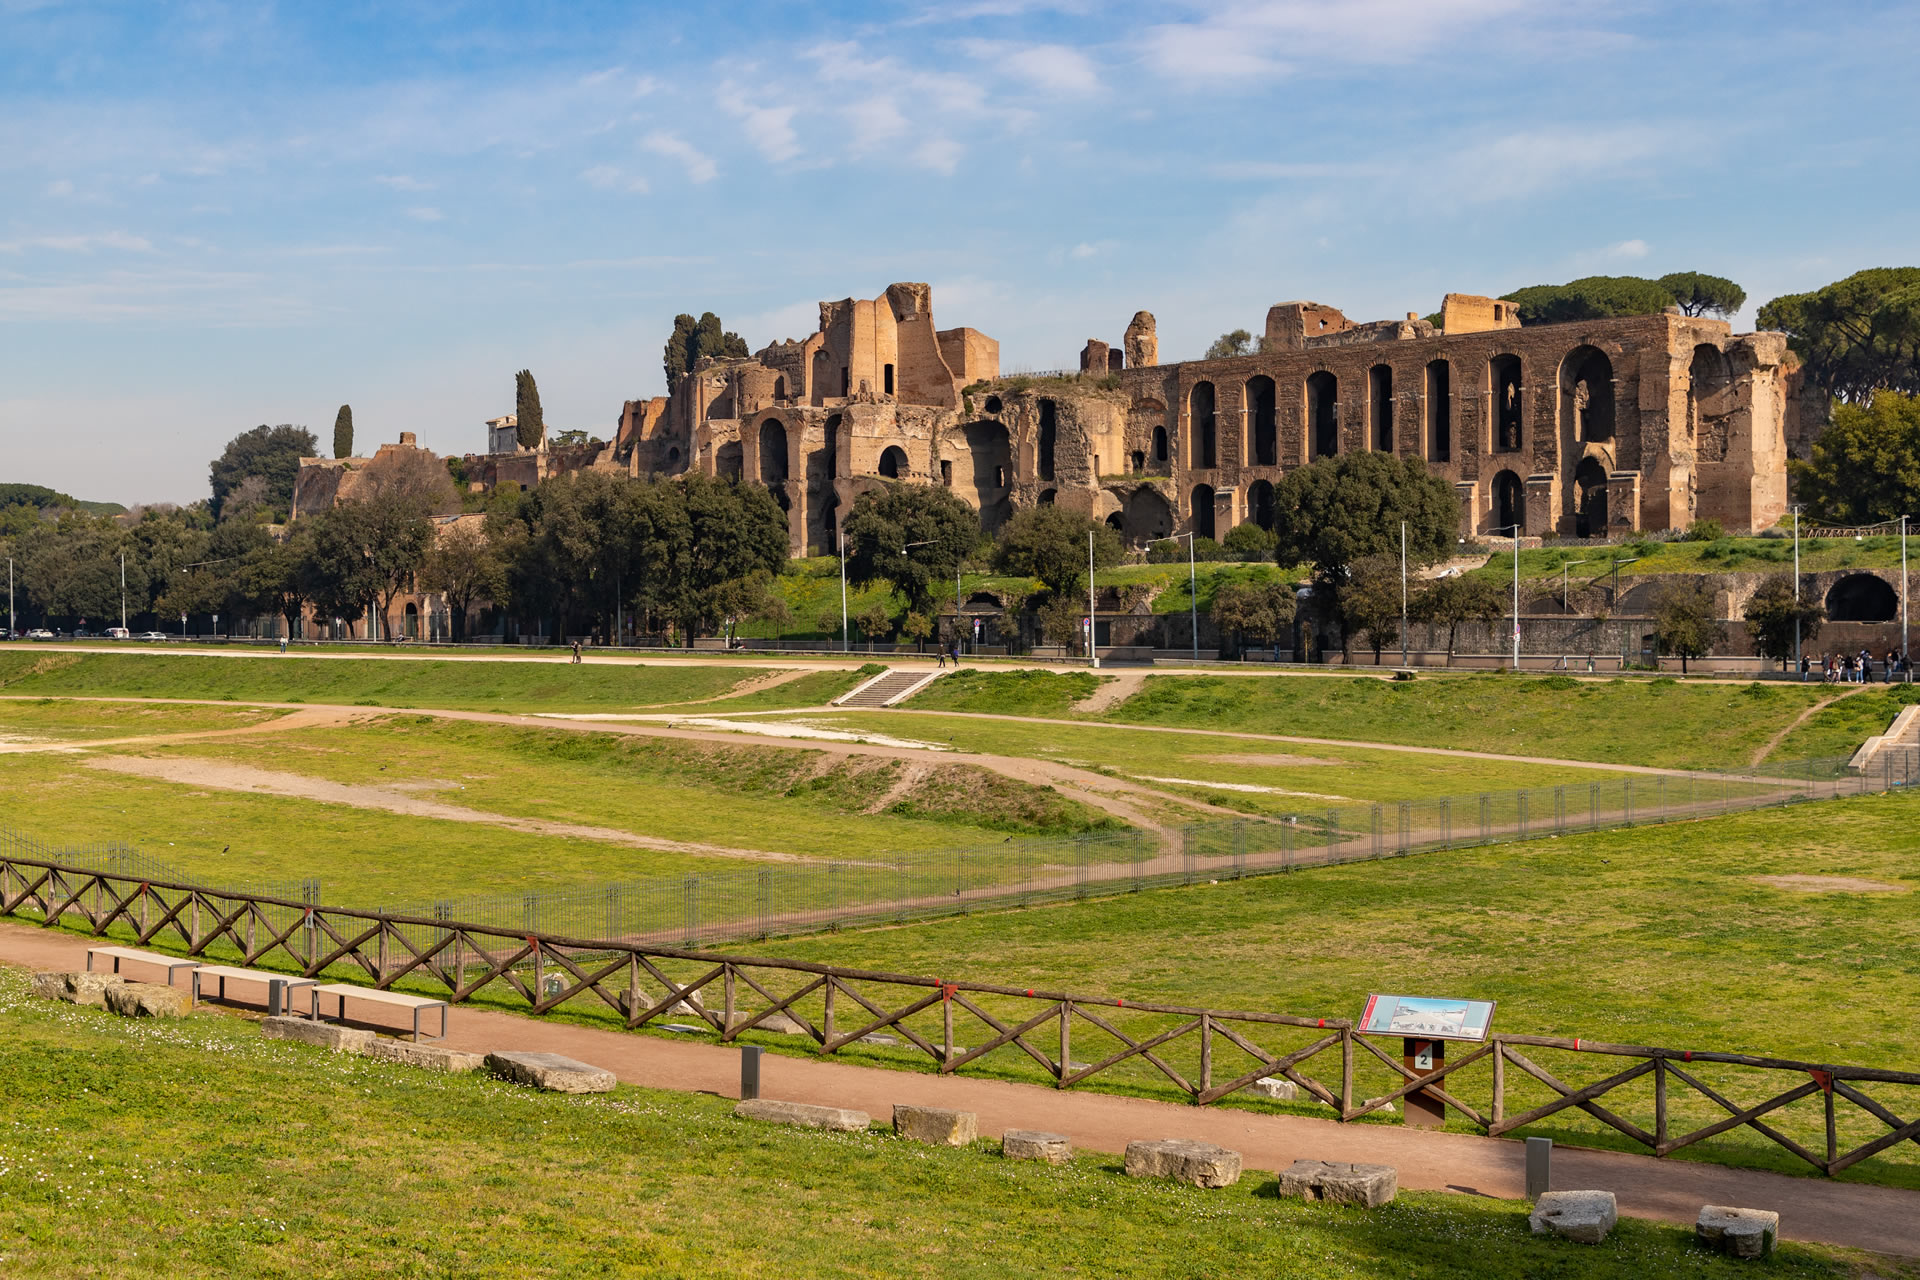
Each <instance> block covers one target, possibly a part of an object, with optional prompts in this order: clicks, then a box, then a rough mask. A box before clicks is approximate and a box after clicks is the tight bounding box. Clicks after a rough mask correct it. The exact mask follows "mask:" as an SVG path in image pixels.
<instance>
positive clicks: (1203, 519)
mask: <svg viewBox="0 0 1920 1280" xmlns="http://www.w3.org/2000/svg"><path fill="white" fill-rule="evenodd" d="M1193 536H1194V537H1196V538H1211V537H1212V536H1213V486H1212V485H1210V484H1197V485H1195V486H1193Z"/></svg>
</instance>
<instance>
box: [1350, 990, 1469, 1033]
mask: <svg viewBox="0 0 1920 1280" xmlns="http://www.w3.org/2000/svg"><path fill="white" fill-rule="evenodd" d="M1492 1025H1493V1001H1491V1000H1454V999H1446V998H1441V997H1435V996H1381V995H1370V996H1368V997H1367V1008H1366V1012H1364V1013H1362V1014H1361V1015H1360V1025H1359V1027H1357V1028H1356V1030H1358V1031H1360V1032H1361V1033H1362V1034H1364V1035H1381V1036H1386V1035H1392V1036H1423V1037H1426V1038H1429V1039H1433V1040H1471V1041H1475V1042H1478V1041H1481V1040H1485V1039H1486V1038H1487V1031H1488V1029H1489V1028H1490V1027H1491V1026H1492Z"/></svg>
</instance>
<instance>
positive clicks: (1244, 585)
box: [1208, 526, 1295, 650]
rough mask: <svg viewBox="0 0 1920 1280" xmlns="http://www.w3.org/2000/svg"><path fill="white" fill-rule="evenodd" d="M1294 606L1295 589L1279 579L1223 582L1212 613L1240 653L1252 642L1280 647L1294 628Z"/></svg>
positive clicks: (1209, 610)
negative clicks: (1285, 636) (1289, 631)
mask: <svg viewBox="0 0 1920 1280" xmlns="http://www.w3.org/2000/svg"><path fill="white" fill-rule="evenodd" d="M1256 527H1258V526H1256ZM1294 605H1295V600H1294V591H1293V586H1292V585H1291V584H1290V583H1287V582H1284V581H1282V580H1280V579H1279V578H1267V579H1265V580H1262V581H1256V582H1223V583H1221V584H1220V585H1219V586H1218V587H1216V588H1214V592H1213V604H1212V606H1211V607H1210V608H1209V609H1208V613H1209V615H1210V616H1211V617H1212V618H1213V623H1214V625H1215V626H1216V627H1218V628H1219V629H1220V633H1221V634H1222V635H1223V636H1224V635H1231V636H1233V637H1234V640H1235V644H1234V647H1235V649H1236V650H1238V649H1239V648H1241V647H1242V646H1244V645H1246V644H1247V643H1248V642H1249V641H1251V642H1252V643H1254V644H1257V645H1261V646H1266V645H1277V644H1279V643H1280V638H1281V637H1282V636H1284V635H1286V634H1287V632H1288V630H1289V629H1290V628H1291V627H1292V626H1293V614H1294Z"/></svg>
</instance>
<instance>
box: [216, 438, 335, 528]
mask: <svg viewBox="0 0 1920 1280" xmlns="http://www.w3.org/2000/svg"><path fill="white" fill-rule="evenodd" d="M319 444H320V442H319V441H318V440H316V439H315V438H314V434H313V432H311V431H309V430H307V429H306V428H305V427H294V426H287V425H284V424H283V425H281V426H278V427H268V426H258V427H255V428H254V429H253V430H251V431H243V432H241V433H240V434H239V435H237V436H235V437H234V438H233V439H231V440H229V441H227V447H226V448H225V449H224V450H222V451H221V454H220V456H219V457H217V458H215V459H214V460H213V462H212V463H211V464H210V466H209V467H208V474H207V478H208V481H209V483H210V484H211V486H212V489H213V503H212V509H213V516H214V518H215V519H216V520H217V519H219V518H220V509H221V507H222V506H223V505H224V504H225V502H226V500H227V495H228V494H230V493H232V492H233V491H234V490H235V489H238V488H239V487H240V486H241V484H242V483H244V482H245V481H246V480H247V479H248V478H249V477H253V476H258V477H259V478H260V479H261V481H262V482H263V484H264V486H265V491H264V494H263V500H264V501H265V502H266V504H267V506H268V507H269V508H270V509H271V510H272V512H273V518H274V519H275V520H276V521H279V520H285V519H286V518H287V514H288V513H289V512H290V511H291V510H292V509H293V482H294V478H295V477H296V476H298V475H299V474H300V459H302V458H311V457H313V456H315V454H316V452H317V451H318V449H319Z"/></svg>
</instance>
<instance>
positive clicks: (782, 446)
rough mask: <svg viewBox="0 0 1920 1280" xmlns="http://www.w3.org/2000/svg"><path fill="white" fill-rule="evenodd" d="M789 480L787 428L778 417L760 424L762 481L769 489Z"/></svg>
mask: <svg viewBox="0 0 1920 1280" xmlns="http://www.w3.org/2000/svg"><path fill="white" fill-rule="evenodd" d="M786 482H787V429H786V427H785V426H784V425H782V423H781V422H780V420H779V419H778V418H768V419H767V420H766V421H765V422H763V423H761V424H760V483H761V484H764V485H766V486H767V487H768V488H769V489H772V488H776V487H778V486H780V485H783V484H785V483H786Z"/></svg>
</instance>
